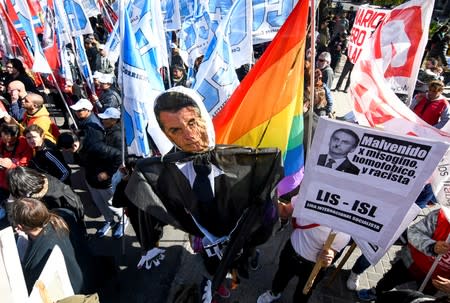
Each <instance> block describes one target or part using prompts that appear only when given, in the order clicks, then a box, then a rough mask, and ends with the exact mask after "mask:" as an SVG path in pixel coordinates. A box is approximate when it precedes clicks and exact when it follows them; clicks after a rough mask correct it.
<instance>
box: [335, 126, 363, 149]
mask: <svg viewBox="0 0 450 303" xmlns="http://www.w3.org/2000/svg"><path fill="white" fill-rule="evenodd" d="M338 132H342V133H345V134H347V135H349V136H352V137H353V139H355V144H354V145H353V146H354V147H356V146H358V144H359V136H358V135H357V134H356V133H355V132H354V131H352V130H351V129H348V128H338V129H336V130H335V131H334V132H333V133H332V134H331V137H330V139H331V138H332V137H333V136H334V135H335V134H336V133H338Z"/></svg>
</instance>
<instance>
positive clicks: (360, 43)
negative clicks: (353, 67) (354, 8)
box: [347, 5, 389, 64]
mask: <svg viewBox="0 0 450 303" xmlns="http://www.w3.org/2000/svg"><path fill="white" fill-rule="evenodd" d="M388 12H389V10H385V9H379V8H375V7H370V6H368V5H361V6H360V7H359V9H358V12H357V13H356V16H355V22H354V23H353V27H352V29H351V31H350V39H349V41H348V46H347V56H348V58H349V59H350V61H351V62H352V63H353V64H355V62H356V61H357V60H358V58H359V55H360V54H361V51H362V50H363V47H364V44H365V43H366V42H367V41H368V40H369V37H370V36H371V35H372V32H373V31H374V30H375V28H376V27H377V26H378V25H379V24H380V23H381V21H383V20H384V18H385V17H386V14H387V13H388Z"/></svg>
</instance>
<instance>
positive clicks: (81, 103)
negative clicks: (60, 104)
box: [70, 99, 94, 111]
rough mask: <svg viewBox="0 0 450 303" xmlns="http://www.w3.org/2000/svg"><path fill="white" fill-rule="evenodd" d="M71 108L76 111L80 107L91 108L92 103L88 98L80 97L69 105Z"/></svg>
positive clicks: (80, 108)
mask: <svg viewBox="0 0 450 303" xmlns="http://www.w3.org/2000/svg"><path fill="white" fill-rule="evenodd" d="M70 108H71V109H73V110H75V111H77V110H82V109H87V110H92V109H93V108H94V106H93V105H92V103H91V101H89V100H88V99H80V100H78V102H77V103H75V104H74V105H71V106H70Z"/></svg>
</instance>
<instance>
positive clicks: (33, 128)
mask: <svg viewBox="0 0 450 303" xmlns="http://www.w3.org/2000/svg"><path fill="white" fill-rule="evenodd" d="M30 132H37V133H38V134H39V135H40V136H41V137H42V136H43V135H44V130H43V129H42V127H40V126H39V125H37V124H31V125H29V126H27V127H26V128H25V130H24V131H23V135H24V136H26V135H27V134H29V133H30Z"/></svg>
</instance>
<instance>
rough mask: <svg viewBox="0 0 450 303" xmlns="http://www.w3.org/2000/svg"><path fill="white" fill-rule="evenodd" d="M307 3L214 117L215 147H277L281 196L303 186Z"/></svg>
mask: <svg viewBox="0 0 450 303" xmlns="http://www.w3.org/2000/svg"><path fill="white" fill-rule="evenodd" d="M307 19H308V1H306V0H301V1H299V2H298V3H297V5H296V7H295V8H294V10H293V11H292V12H291V14H290V16H289V17H288V19H287V20H286V22H285V23H284V25H283V26H282V27H281V29H280V30H279V32H278V34H277V35H276V36H275V38H274V39H273V40H272V42H271V43H270V45H269V46H268V48H267V49H266V51H265V52H264V54H263V55H262V57H261V58H260V59H259V60H258V62H257V63H256V64H255V66H254V67H253V68H252V69H251V70H250V72H249V73H248V74H247V76H246V77H245V78H244V79H243V81H242V82H241V84H240V85H239V86H238V87H237V89H236V90H235V91H234V93H233V94H232V96H231V97H230V99H229V100H228V101H227V103H226V104H225V106H224V107H223V108H222V110H221V111H220V112H219V113H217V115H216V116H215V117H214V118H213V123H214V127H215V131H216V142H217V143H223V144H238V145H243V146H252V147H278V148H279V149H280V150H281V151H282V152H283V159H284V170H285V176H286V177H285V180H283V181H282V183H281V186H280V187H279V193H280V194H283V193H286V192H288V191H290V190H292V189H294V188H295V187H296V186H297V185H298V184H299V183H300V181H301V177H302V171H303V166H304V158H303V79H304V75H303V74H304V52H305V41H306V24H307Z"/></svg>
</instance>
